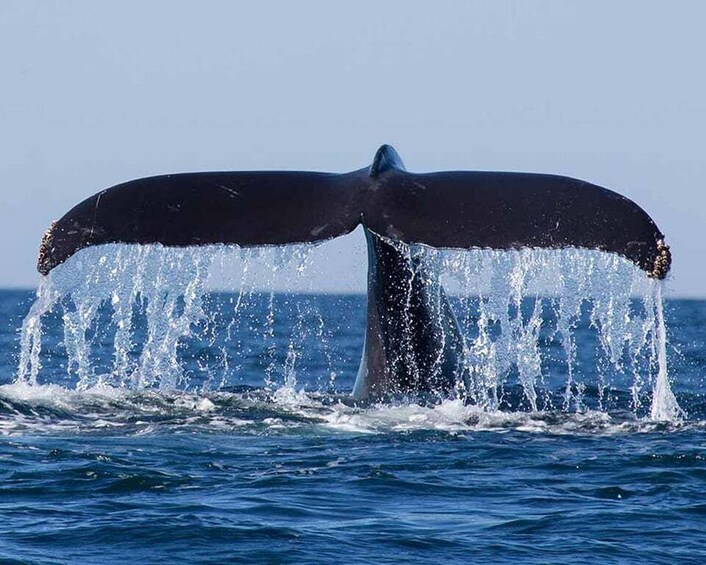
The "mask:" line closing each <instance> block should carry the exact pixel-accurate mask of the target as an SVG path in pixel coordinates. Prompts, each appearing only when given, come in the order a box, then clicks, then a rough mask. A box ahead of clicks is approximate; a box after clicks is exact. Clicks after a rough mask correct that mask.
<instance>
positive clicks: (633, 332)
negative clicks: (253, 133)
mask: <svg viewBox="0 0 706 565" xmlns="http://www.w3.org/2000/svg"><path fill="white" fill-rule="evenodd" d="M312 247H313V246H310V245H298V246H287V247H284V248H265V249H259V250H258V249H241V248H238V247H231V246H215V247H208V248H198V249H193V248H187V249H174V248H165V247H162V246H159V245H149V246H125V245H107V246H101V247H96V248H90V249H86V250H83V251H81V252H80V253H78V254H77V255H76V256H75V257H74V258H72V259H71V260H70V261H68V262H67V263H65V264H63V265H61V266H59V267H57V268H56V269H55V270H54V271H52V273H50V275H49V276H47V277H44V278H43V279H42V281H41V283H40V286H39V288H38V291H37V299H36V301H35V303H34V304H33V305H32V307H31V309H30V312H29V314H28V315H27V317H26V319H25V321H24V323H23V326H22V334H21V352H20V363H19V369H18V376H17V380H18V381H19V382H22V383H27V384H36V383H37V382H38V380H40V379H41V378H43V379H44V382H53V381H55V380H56V375H44V374H43V372H42V358H43V355H45V354H46V352H43V351H42V332H43V327H42V325H43V323H44V321H45V320H46V319H48V318H51V316H54V317H57V319H58V322H56V323H58V324H60V325H61V327H63V333H64V340H63V347H64V349H65V355H66V363H65V367H66V372H67V374H66V377H67V378H68V380H67V381H66V383H67V384H68V385H69V386H72V387H74V388H77V389H84V388H89V387H94V386H96V385H101V384H105V385H110V386H114V387H118V388H124V389H128V390H151V389H157V390H163V391H165V390H175V389H176V390H186V389H190V387H191V388H193V386H192V384H193V383H192V382H191V381H192V379H190V375H189V374H187V372H185V369H184V365H185V359H186V356H187V355H191V356H192V357H195V358H197V363H196V366H197V367H199V371H200V372H201V373H203V374H202V375H200V376H199V378H198V379H195V382H198V383H199V386H203V387H206V388H211V389H216V390H219V389H224V388H227V387H232V386H237V385H238V383H239V382H242V379H243V377H244V376H245V375H247V376H248V377H249V378H250V377H252V375H254V374H259V378H260V382H261V383H262V385H263V386H264V389H265V390H266V391H270V393H274V392H276V391H277V390H279V389H280V388H281V387H283V386H284V387H285V388H286V389H288V390H291V391H294V390H295V388H296V387H297V386H300V385H299V384H298V375H299V369H298V367H300V366H301V367H303V366H308V364H307V363H303V362H302V360H303V359H304V357H306V356H307V355H308V354H310V353H311V351H312V350H314V349H318V350H319V352H320V353H321V355H320V357H323V358H324V359H325V363H323V364H322V363H318V366H317V367H316V370H317V371H319V372H318V373H317V376H316V383H317V386H318V387H319V388H321V389H324V388H325V389H327V390H335V389H336V384H337V378H338V377H337V375H340V374H341V373H342V372H344V371H343V368H342V367H339V366H337V363H336V360H337V359H338V357H339V356H338V354H337V352H335V351H332V350H331V347H330V345H329V342H330V338H329V336H330V335H331V332H333V331H335V330H334V329H333V328H331V327H330V326H329V325H328V320H326V319H325V316H324V314H323V313H322V312H321V311H320V309H319V308H318V307H317V306H316V301H315V300H313V299H312V300H304V301H302V300H301V299H298V300H297V301H291V300H289V298H287V295H286V294H284V295H283V294H281V293H279V292H278V290H279V288H281V287H282V286H287V284H291V282H292V279H297V278H301V277H306V276H311V275H312V273H311V272H310V270H309V264H310V261H309V257H310V254H311V251H312ZM409 253H410V255H411V254H414V256H415V257H417V258H420V257H421V258H422V259H423V261H424V264H425V265H427V266H431V267H433V268H434V270H438V271H439V276H440V277H441V281H442V283H443V284H444V286H445V287H446V289H447V292H448V294H449V295H450V296H451V302H452V306H453V308H454V310H455V313H456V317H457V319H458V321H459V324H460V326H461V330H462V332H463V335H464V342H465V348H464V356H463V357H464V363H465V365H466V367H467V370H468V374H469V380H468V383H467V386H465V387H464V390H463V391H462V392H463V395H464V396H465V398H466V399H467V400H468V402H470V403H472V404H475V405H477V406H478V407H479V408H481V409H483V410H486V411H495V410H497V409H499V408H503V407H506V408H507V407H509V408H511V409H517V408H524V409H525V410H529V411H538V410H563V411H567V412H571V411H574V412H582V411H584V410H587V409H594V410H595V409H597V410H601V411H602V410H607V409H608V408H609V406H610V403H611V397H612V396H614V395H615V394H616V391H619V390H629V391H630V398H631V406H632V409H633V411H634V412H635V413H636V414H642V415H649V416H650V417H651V418H652V419H656V420H674V419H678V418H679V417H681V416H682V411H681V409H680V408H679V405H678V404H677V401H676V399H675V397H674V395H673V393H672V391H671V388H670V382H669V378H668V375H667V364H666V332H665V327H664V315H663V309H662V296H661V283H659V282H658V281H654V280H651V279H648V278H647V277H645V275H644V273H643V272H642V271H640V270H639V269H637V268H636V267H635V266H634V265H632V263H630V262H629V261H627V260H625V259H623V258H621V257H618V256H615V255H608V254H605V253H601V252H598V251H587V250H578V249H563V250H546V249H523V250H517V251H495V250H477V249H474V250H468V251H458V250H436V249H432V248H428V247H425V246H420V245H415V246H413V247H412V248H411V249H410V250H409ZM214 271H218V272H220V278H218V276H216V277H214ZM256 272H257V273H259V274H258V275H256V274H255V273H256ZM214 278H215V279H218V284H219V286H220V287H222V288H224V289H225V290H226V291H227V292H229V293H230V294H228V296H229V298H228V300H227V301H226V302H225V303H222V304H221V303H219V304H218V307H212V306H213V304H215V299H214V298H213V296H214V295H213V292H212V290H211V289H212V287H213V285H214ZM263 291H264V292H263ZM401 314H402V315H404V312H403V313H401ZM105 340H108V341H111V342H112V350H113V356H112V359H111V360H110V362H107V361H106V359H101V358H98V357H99V356H97V355H96V354H95V352H94V349H99V348H95V347H93V346H94V344H96V343H99V342H100V343H103V342H104V341H105ZM577 340H581V342H582V343H584V342H591V343H595V347H594V348H593V355H592V356H591V357H587V356H586V355H583V356H582V355H579V354H578V348H577V346H576V342H577ZM361 341H362V335H361ZM582 349H585V348H582ZM322 365H325V366H322ZM192 373H193V369H192ZM191 376H194V375H193V374H192V375H191ZM559 378H561V379H563V381H562V382H561V383H559V382H557V381H558V379H559ZM626 379H629V383H628V384H627V385H626V386H625V387H623V384H624V383H625V382H626ZM309 384H311V383H310V382H309ZM514 384H517V386H519V387H520V389H521V391H522V397H521V400H520V401H515V400H514V399H513V395H512V390H513V385H514ZM587 389H591V390H593V389H595V391H596V393H595V395H594V397H595V398H594V400H593V405H589V404H590V403H587V400H586V391H587ZM557 390H561V398H560V399H559V398H557V395H556V394H555V391H557ZM280 396H281V393H280ZM648 407H649V408H648ZM646 410H648V411H647V412H646Z"/></svg>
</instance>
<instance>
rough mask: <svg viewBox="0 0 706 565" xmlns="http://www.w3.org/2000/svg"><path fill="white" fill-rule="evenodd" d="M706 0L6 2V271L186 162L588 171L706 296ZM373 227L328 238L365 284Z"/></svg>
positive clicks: (341, 279) (339, 285)
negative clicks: (390, 158) (56, 230)
mask: <svg viewBox="0 0 706 565" xmlns="http://www.w3.org/2000/svg"><path fill="white" fill-rule="evenodd" d="M705 21H706V3H704V2H699V1H693V2H688V1H678V2H647V1H644V0H640V1H626V0H621V1H619V2H617V1H614V0H612V1H595V0H594V1H592V2H585V1H581V2H578V1H576V2H573V1H550V0H545V1H532V0H524V1H514V2H510V1H503V0H492V1H491V0H488V1H484V2H481V1H469V0H463V1H439V2H430V1H425V2H418V1H409V0H407V1H381V0H378V1H375V2H373V1H360V0H358V1H355V2H347V3H343V2H332V1H316V2H314V1H297V2H285V1H281V2H274V1H258V2H236V1H231V2H225V1H223V2H217V1H205V2H195V1H194V2H177V1H150V2H142V1H140V2H137V1H121V2H95V1H70V0H62V1H61V2H50V1H42V2H35V1H29V0H20V1H10V0H0V73H1V74H0V195H1V200H0V202H1V204H2V205H1V206H0V237H1V240H2V244H3V254H4V258H3V266H2V269H0V285H1V286H27V287H30V286H34V285H35V284H36V282H37V280H38V275H37V274H36V272H35V271H34V268H35V258H36V251H37V247H38V243H39V240H40V238H41V235H42V232H43V231H44V229H45V228H46V226H47V225H48V223H49V222H50V220H52V219H54V218H56V217H59V216H61V215H62V214H63V213H64V212H65V211H66V210H68V209H69V208H70V207H71V206H73V205H74V204H75V203H77V202H78V201H80V200H82V199H83V198H85V197H87V196H89V195H91V194H93V193H95V192H97V191H98V190H100V189H102V188H104V187H107V186H110V185H113V184H116V183H118V182H120V181H124V180H127V179H131V178H135V177H140V176H146V175H152V174H158V173H165V172H175V171H196V170H223V169H231V170H236V169H280V168H281V169H309V170H330V171H347V170H351V169H354V168H358V167H361V166H363V165H365V164H367V163H368V162H369V161H370V159H371V158H372V155H373V153H374V151H375V149H376V148H377V147H378V145H380V144H381V143H384V142H388V143H392V144H394V145H395V146H396V147H397V149H398V150H399V151H400V153H401V154H402V157H403V159H404V160H405V163H406V164H407V166H408V168H409V169H410V170H417V171H427V170H442V169H487V170H526V171H537V172H552V173H559V174H566V175H570V176H575V177H579V178H582V179H585V180H589V181H591V182H595V183H597V184H600V185H604V186H607V187H610V188H613V189H615V190H618V191H619V192H621V193H623V194H625V195H626V196H628V197H630V198H632V199H633V200H635V201H636V202H638V203H639V204H640V205H642V206H643V207H644V208H645V209H646V210H647V211H648V212H649V213H650V214H651V215H652V217H653V218H654V219H655V220H656V221H657V223H658V224H659V226H660V227H661V228H662V230H663V231H664V232H665V233H666V234H667V241H668V243H670V244H671V245H672V248H673V251H674V255H675V266H674V270H673V276H672V280H671V282H670V285H669V286H670V288H671V290H672V292H673V294H676V295H693V296H695V295H698V296H703V295H706V284H705V283H704V275H706V267H705V266H704V260H703V259H704V257H705V254H704V251H703V250H702V246H703V244H704V242H705V240H706V229H704V220H705V219H706V212H705V211H704V204H705V203H706V196H705V195H704V181H705V180H706V156H705V155H704V142H705V140H704V138H705V137H706V136H705V135H704V132H705V131H706V78H704V70H703V66H704V65H703V57H704V53H706V34H704V32H703V25H704V22H705ZM361 249H362V239H361V234H359V233H358V234H354V235H353V236H350V237H348V238H346V239H344V240H342V241H340V242H338V243H336V244H335V245H327V246H326V247H325V248H324V249H323V250H322V251H320V252H319V255H320V256H319V258H318V261H319V262H320V264H321V266H322V268H324V269H325V271H326V272H327V273H328V275H327V276H325V277H322V280H321V286H322V288H325V289H328V290H336V289H340V290H352V289H353V290H354V289H362V285H363V282H364V266H363V265H361V263H362V261H363V259H364V254H362V253H361Z"/></svg>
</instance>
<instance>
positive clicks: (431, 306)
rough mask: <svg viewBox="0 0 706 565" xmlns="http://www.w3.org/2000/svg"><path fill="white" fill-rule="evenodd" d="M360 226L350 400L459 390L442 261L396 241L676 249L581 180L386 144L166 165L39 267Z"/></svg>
mask: <svg viewBox="0 0 706 565" xmlns="http://www.w3.org/2000/svg"><path fill="white" fill-rule="evenodd" d="M359 224H362V225H363V227H364V231H365V235H366V240H367V243H368V260H369V267H368V304H367V310H368V312H367V330H366V336H365V347H364V352H363V359H362V361H361V365H360V370H359V372H358V379H357V380H356V384H355V386H354V397H355V398H358V399H365V400H380V399H384V398H387V397H389V396H390V395H397V394H408V393H420V392H421V393H427V392H431V393H439V394H443V395H449V394H454V393H455V391H456V390H457V385H459V384H460V388H461V389H462V388H463V383H464V380H465V378H466V376H467V375H466V363H465V362H464V359H463V356H464V351H465V344H464V341H463V336H462V334H461V332H460V331H459V328H458V325H457V323H456V319H455V317H454V315H453V312H452V311H451V308H450V307H449V304H448V300H447V298H446V294H445V292H444V290H443V288H442V287H441V284H440V282H439V279H438V276H437V273H435V272H434V269H433V266H432V267H431V268H430V267H428V266H427V265H424V264H421V263H420V262H419V258H418V257H415V256H413V255H412V254H410V253H409V252H408V250H405V249H404V246H399V245H398V244H399V242H403V243H408V244H427V245H431V246H434V247H441V248H462V249H468V248H473V247H476V248H493V249H517V248H521V247H543V248H553V249H558V248H563V247H583V248H590V249H600V250H602V251H606V252H609V253H617V254H619V255H622V256H624V257H626V258H628V259H629V260H631V261H633V262H634V263H635V264H636V265H637V266H639V267H640V268H641V269H643V270H644V271H645V272H646V273H647V275H648V276H651V277H656V278H660V279H661V278H664V277H665V276H666V274H667V272H668V271H669V267H670V264H671V255H670V252H669V248H668V247H667V245H666V244H665V243H664V236H663V234H662V232H661V231H660V230H659V229H658V228H657V226H656V225H655V223H654V222H653V221H652V219H651V218H650V217H649V216H648V215H647V213H646V212H645V211H644V210H642V209H641V208H640V207H639V206H638V205H637V204H635V203H634V202H632V201H630V200H628V199H627V198H625V197H623V196H621V195H619V194H617V193H615V192H612V191H610V190H608V189H605V188H601V187H599V186H596V185H593V184H589V183H587V182H583V181H579V180H576V179H571V178H566V177H560V176H553V175H538V174H526V173H489V172H445V173H429V174H416V173H410V172H407V171H406V170H405V168H404V165H403V163H402V160H401V159H400V157H399V155H398V154H397V152H396V151H395V150H394V149H393V148H392V147H391V146H389V145H383V146H382V147H381V148H380V149H379V150H378V152H377V153H376V155H375V159H374V160H373V163H372V165H371V166H370V167H367V168H363V169H360V170H358V171H354V172H352V173H346V174H331V173H309V172H298V171H282V172H215V173H185V174H176V175H164V176H159V177H152V178H146V179H139V180H135V181H130V182H127V183H125V184H121V185H118V186H115V187H113V188H109V189H107V190H103V191H102V192H99V193H97V194H95V195H94V196H92V197H90V198H88V199H87V200H84V201H83V202H81V203H80V204H78V205H76V206H75V207H74V208H72V209H71V210H69V212H67V213H66V214H65V215H64V216H63V217H62V218H61V219H60V220H59V221H58V222H55V223H54V224H52V226H51V227H50V229H49V230H48V231H47V233H46V234H45V237H44V239H43V241H42V245H41V248H40V252H39V261H38V269H39V272H40V273H42V274H43V275H47V274H49V273H50V272H51V271H52V269H54V268H55V267H57V266H58V265H60V264H61V263H63V262H64V261H66V260H67V259H68V258H69V257H71V256H72V255H73V254H74V253H76V252H77V251H79V250H81V249H83V248H85V247H89V246H93V245H101V244H106V243H128V244H149V243H159V244H162V245H166V246H180V247H181V246H199V245H212V244H237V245H240V246H262V245H280V244H286V243H304V242H314V241H321V240H325V239H330V238H334V237H338V236H340V235H343V234H346V233H349V232H350V231H352V230H353V229H354V228H355V227H356V226H357V225H359Z"/></svg>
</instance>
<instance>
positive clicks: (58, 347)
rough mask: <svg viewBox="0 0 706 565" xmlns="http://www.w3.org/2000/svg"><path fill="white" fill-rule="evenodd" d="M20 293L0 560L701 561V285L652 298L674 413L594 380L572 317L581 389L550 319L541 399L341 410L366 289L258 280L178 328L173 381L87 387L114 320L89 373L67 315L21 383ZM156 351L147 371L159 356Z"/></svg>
mask: <svg viewBox="0 0 706 565" xmlns="http://www.w3.org/2000/svg"><path fill="white" fill-rule="evenodd" d="M33 298H34V296H33V293H30V292H24V291H0V348H1V352H2V353H1V354H0V364H1V369H2V370H1V371H0V381H1V383H2V384H1V385H0V434H2V437H1V438H0V477H1V480H0V558H2V562H3V563H46V564H54V563H86V564H89V563H91V564H93V563H106V564H108V563H121V564H122V563H126V562H129V563H214V564H216V563H219V564H220V563H329V562H346V563H429V562H438V563H478V562H483V563H504V562H519V563H530V564H531V563H577V564H578V563H586V562H588V561H589V560H592V561H594V562H597V563H619V564H623V563H703V562H704V561H705V560H706V549H704V544H705V543H706V497H705V496H704V490H705V487H706V400H705V399H704V394H703V393H704V390H705V388H704V374H706V371H705V369H706V302H704V301H688V300H670V301H667V303H666V316H667V323H668V337H669V344H668V358H669V375H670V380H671V381H672V387H673V390H674V392H675V394H676V397H677V400H678V402H679V404H680V406H681V408H682V409H683V410H684V412H685V415H684V416H683V417H682V418H681V419H677V420H676V421H672V422H668V421H667V422H665V421H653V420H651V419H650V418H649V410H648V408H649V398H648V397H649V393H650V389H649V387H646V388H645V389H644V390H643V391H642V392H640V394H641V395H642V397H644V398H643V399H642V400H643V403H642V404H641V405H639V406H637V405H636V404H635V396H634V394H633V391H632V390H631V387H632V386H633V384H634V383H633V382H632V381H628V380H625V379H621V378H619V377H614V378H611V379H610V380H608V381H602V380H601V379H599V378H597V377H596V376H595V375H594V374H592V373H591V371H592V370H593V369H591V367H593V366H594V364H593V363H592V362H591V359H592V358H593V357H594V356H595V352H596V347H597V345H596V342H595V339H593V338H590V336H589V335H588V333H586V335H585V336H583V335H582V334H581V331H582V329H581V327H579V328H578V329H577V339H576V346H577V359H578V360H577V374H576V375H574V377H573V378H574V380H575V381H576V382H581V383H583V385H582V386H580V387H577V388H576V390H577V391H579V392H580V395H579V394H578V393H577V394H575V395H574V396H573V400H571V401H570V402H569V403H568V404H566V386H565V383H566V379H567V374H566V368H565V367H564V365H563V364H562V363H560V362H559V361H558V360H556V361H552V355H551V352H552V351H559V350H560V348H559V346H558V345H557V344H556V343H553V342H552V336H551V335H548V336H545V340H546V343H545V346H546V348H547V350H548V351H549V352H550V354H549V355H547V356H546V358H545V361H544V363H545V364H546V367H545V369H546V371H545V374H546V375H547V376H546V378H545V379H544V380H543V381H542V383H541V386H538V391H539V405H538V407H537V410H533V409H532V408H531V406H529V405H528V403H527V399H526V395H525V394H523V389H522V387H521V386H520V384H519V383H518V380H517V376H514V377H511V378H509V380H508V382H507V383H506V385H505V386H504V387H503V391H502V394H501V397H500V402H499V405H498V406H497V407H496V409H494V410H483V409H481V408H479V407H477V406H474V405H473V404H472V403H463V402H461V401H446V402H443V403H441V404H439V405H420V404H417V403H415V402H413V401H408V402H403V401H400V402H398V403H396V404H393V405H373V406H357V405H355V404H353V403H351V402H350V401H349V400H348V399H347V393H349V392H350V390H351V388H352V385H353V381H354V379H355V374H356V370H357V366H358V361H359V358H360V355H361V351H362V346H363V335H364V325H365V308H364V306H365V303H364V301H365V298H364V297H363V296H336V295H278V294H275V295H272V296H270V295H268V294H262V295H257V294H255V295H251V296H250V303H249V307H250V313H249V314H247V315H245V314H243V315H240V316H239V317H233V315H232V311H233V309H232V307H231V308H230V309H229V305H230V306H232V304H233V303H234V302H235V301H237V296H236V295H233V294H227V293H212V294H210V295H208V296H207V298H206V301H205V306H204V308H205V309H206V310H207V311H208V313H209V316H210V319H211V320H212V327H210V328H204V329H203V331H204V332H211V333H212V335H211V337H210V338H209V339H200V340H193V341H189V340H188V339H187V340H183V343H182V344H181V346H180V347H179V362H180V363H181V364H182V367H183V371H182V373H179V374H178V375H177V376H176V377H174V380H172V381H170V386H168V387H164V386H159V387H154V386H148V385H149V382H147V383H144V382H143V383H142V384H146V385H147V386H136V383H135V381H134V379H135V378H136V377H135V375H134V374H133V375H131V374H126V375H122V376H119V378H118V380H116V381H113V382H112V384H111V385H110V386H108V385H101V382H102V380H101V378H100V375H101V374H102V373H101V371H102V370H104V371H105V372H106V373H107V372H109V371H110V367H111V363H113V359H114V356H115V347H114V344H115V339H116V337H115V333H116V331H117V330H116V329H115V328H112V329H111V327H110V326H111V325H110V323H109V321H107V318H106V320H104V321H105V324H104V326H105V328H107V329H106V330H105V332H104V333H101V331H99V330H98V329H97V326H95V324H94V325H92V326H91V327H90V328H89V331H88V332H87V334H86V335H87V336H88V337H87V339H88V341H89V342H90V351H91V355H92V359H93V361H92V363H93V364H92V365H91V369H90V370H89V371H88V372H84V373H83V374H82V375H81V368H80V366H79V365H80V360H78V361H77V360H76V359H74V360H73V361H72V360H71V358H70V355H69V354H67V350H66V348H67V345H66V342H67V341H71V339H73V338H72V337H71V334H70V332H68V333H67V332H66V331H65V326H66V324H67V318H66V317H65V316H64V317H63V318H62V315H61V312H59V313H57V314H55V315H49V316H47V317H46V320H45V323H44V328H43V330H42V338H43V342H42V353H41V370H40V371H39V374H38V377H37V383H36V384H31V385H30V384H27V383H26V382H15V377H16V375H17V372H18V369H17V367H18V364H19V355H20V345H19V340H20V334H19V331H18V328H19V327H20V325H21V323H22V320H23V318H24V317H25V315H26V314H27V312H28V310H29V307H30V305H31V303H32V300H33ZM163 307H164V308H166V307H167V306H166V305H163ZM179 307H180V308H184V307H185V306H184V305H183V304H182V305H181V306H179ZM66 312H69V313H70V312H71V311H70V309H69V308H67V310H66ZM302 312H303V313H304V315H302ZM106 316H107V314H106ZM268 316H271V319H272V323H271V325H269V326H267V325H263V324H262V320H264V319H267V318H268ZM542 316H543V317H544V320H545V325H547V326H551V323H552V322H551V320H550V319H549V318H551V312H543V313H542ZM98 318H100V313H99V314H98ZM135 319H136V321H135V328H134V332H135V335H137V336H138V337H139V336H142V341H143V342H144V341H146V340H147V332H148V329H147V325H146V322H144V320H143V322H141V321H140V315H139V313H138V314H136V315H135ZM68 320H69V321H70V318H68ZM164 331H165V332H166V331H168V329H164ZM293 334H294V335H297V340H296V341H295V342H293V341H292V340H291V338H290V337H288V336H291V335H293ZM226 335H228V336H229V338H230V339H229V340H226V338H225V337H224V336H226ZM238 335H239V336H242V337H240V338H233V337H232V336H238ZM74 337H75V336H74ZM202 338H203V335H202ZM133 341H135V340H134V339H133ZM136 341H140V339H138V340H136ZM138 346H139V344H135V343H131V344H130V345H129V346H128V347H127V352H126V355H127V357H128V361H126V362H129V359H130V358H131V359H133V361H135V362H136V359H137V357H138V352H137V349H139V347H138ZM153 354H154V355H155V356H159V355H160V353H159V352H158V351H154V352H153ZM228 354H230V355H228ZM162 361H164V359H162V360H160V359H157V360H156V361H154V363H153V365H151V367H153V369H154V371H156V372H160V371H161V372H162V373H166V372H169V371H170V370H172V369H173V367H170V366H169V362H171V361H170V360H169V359H167V360H166V362H165V363H166V364H161V365H160V363H161V362H162ZM73 362H75V363H76V365H75V366H71V363H73ZM101 367H103V368H104V369H101ZM287 367H289V370H287V369H286V368H287ZM582 367H584V370H583V372H582V371H581V368H582ZM84 368H85V367H84ZM283 368H284V369H283ZM67 369H68V371H67ZM153 376H154V375H153ZM140 378H144V375H143V377H140ZM120 379H122V380H120ZM131 379H132V380H131ZM638 396H639V395H638Z"/></svg>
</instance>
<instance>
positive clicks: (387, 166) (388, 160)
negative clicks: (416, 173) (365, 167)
mask: <svg viewBox="0 0 706 565" xmlns="http://www.w3.org/2000/svg"><path fill="white" fill-rule="evenodd" d="M390 170H398V171H404V170H405V168H404V163H403V162H402V158H401V157H400V155H399V153H397V151H395V148H394V147H392V145H388V144H387V143H386V144H384V145H381V146H380V149H378V150H377V151H376V152H375V158H374V159H373V164H372V165H370V176H371V177H372V178H375V177H377V176H380V175H381V174H383V173H386V172H387V171H390Z"/></svg>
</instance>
